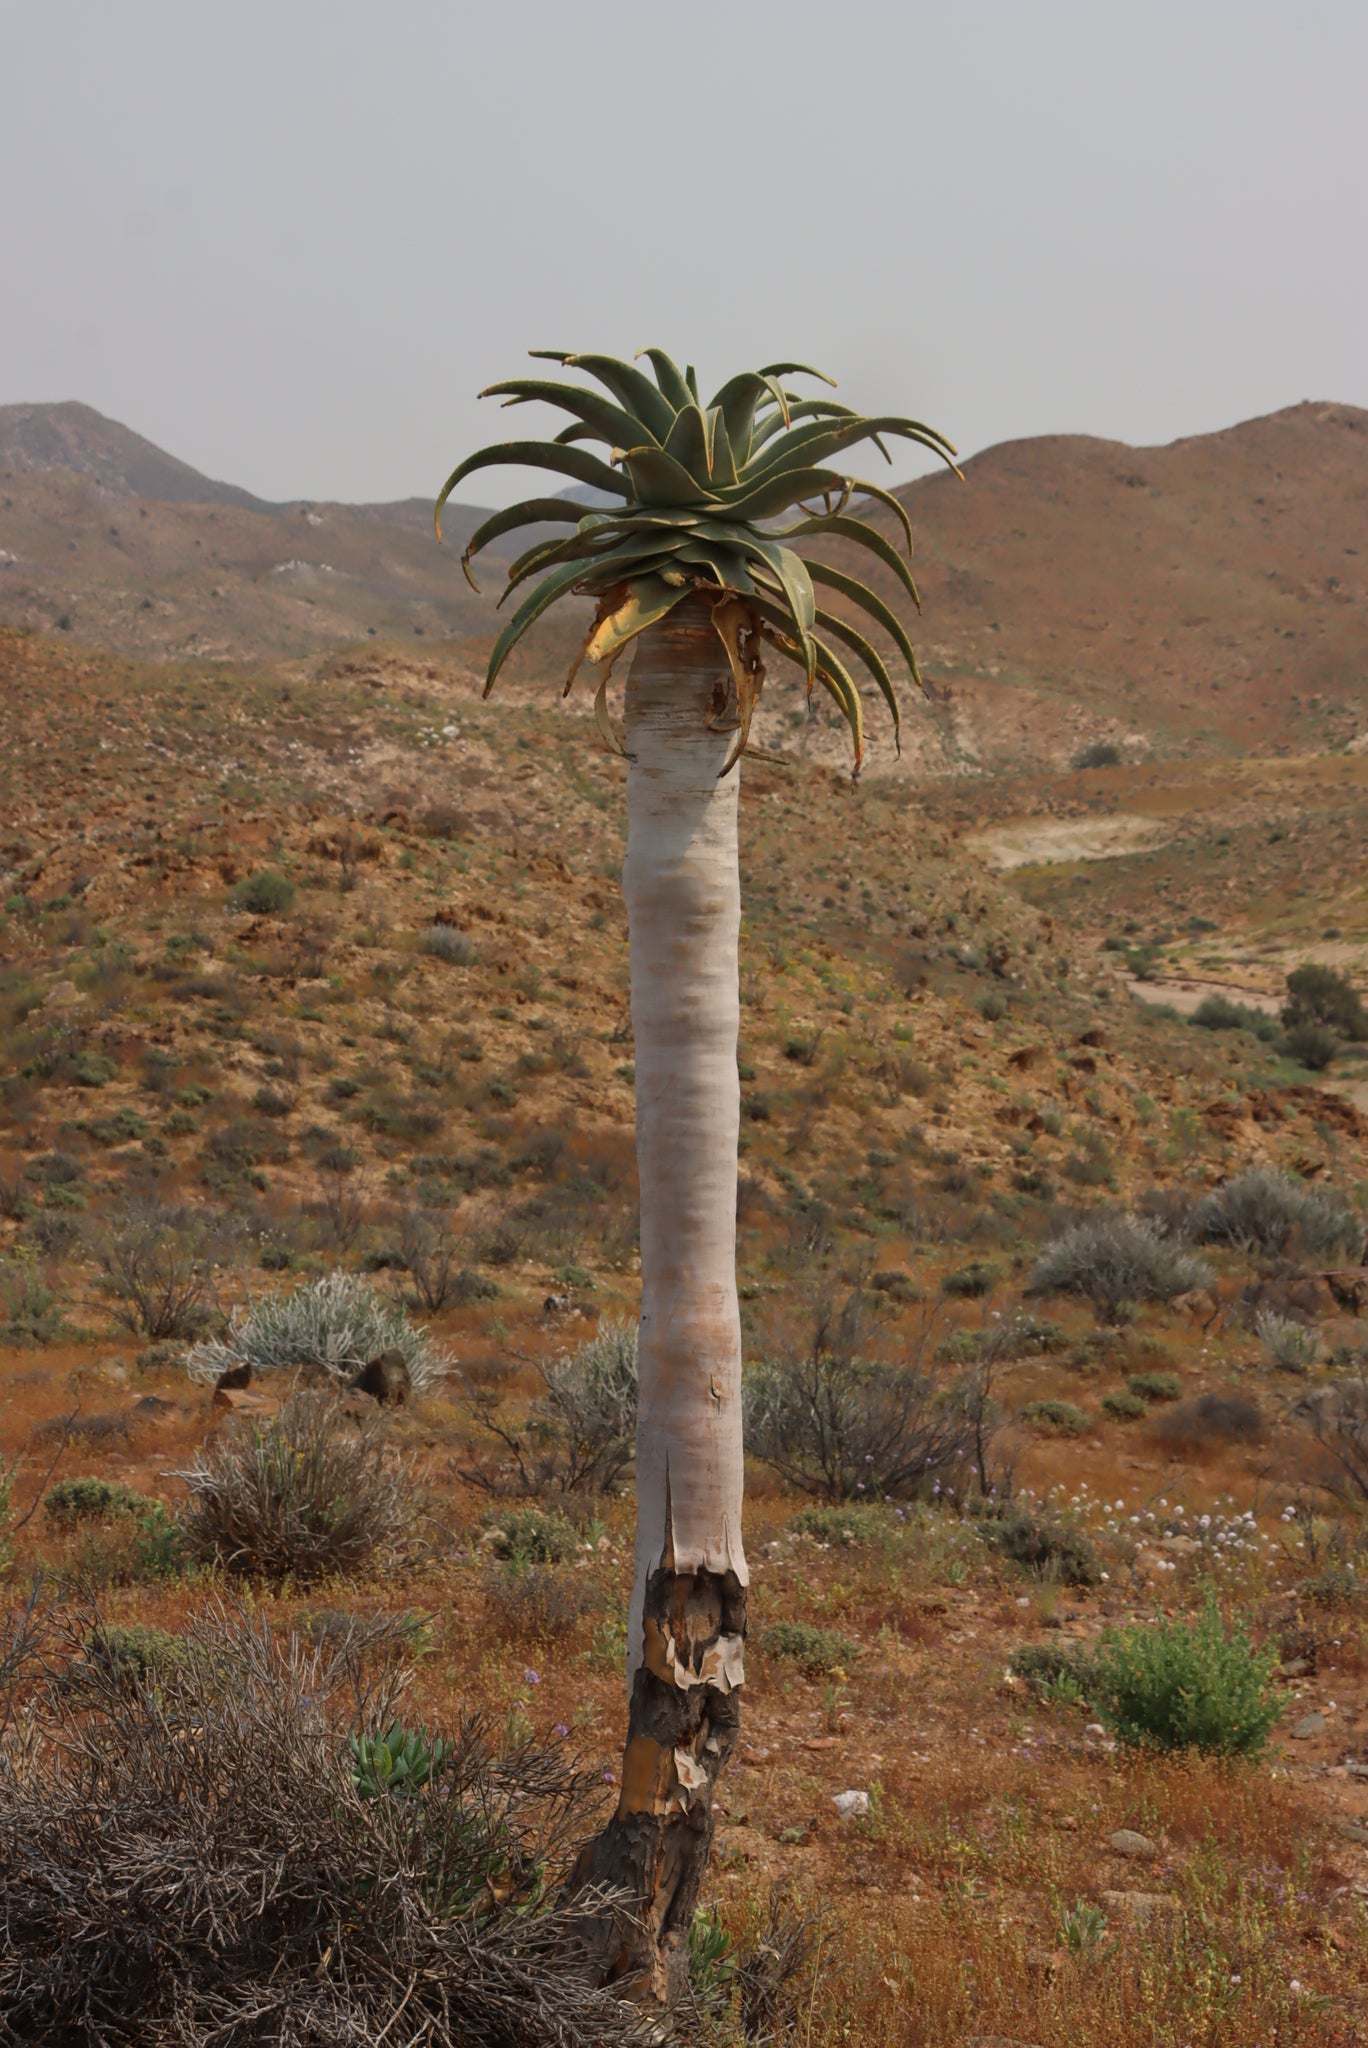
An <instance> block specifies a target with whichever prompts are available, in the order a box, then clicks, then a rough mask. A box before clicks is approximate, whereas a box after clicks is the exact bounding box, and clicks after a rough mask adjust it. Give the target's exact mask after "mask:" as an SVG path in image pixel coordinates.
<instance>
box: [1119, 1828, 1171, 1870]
mask: <svg viewBox="0 0 1368 2048" xmlns="http://www.w3.org/2000/svg"><path fill="white" fill-rule="evenodd" d="M1107 1847H1108V1848H1109V1849H1110V1850H1111V1852H1112V1854H1113V1855H1114V1856H1125V1857H1127V1858H1129V1859H1130V1861H1132V1862H1135V1863H1148V1862H1151V1861H1152V1860H1153V1859H1154V1857H1156V1856H1157V1855H1158V1854H1159V1844H1158V1843H1157V1842H1152V1841H1151V1840H1150V1838H1149V1836H1148V1835H1142V1834H1141V1833H1140V1832H1139V1830H1138V1829H1136V1828H1118V1829H1117V1830H1116V1833H1115V1834H1114V1835H1109V1836H1108V1838H1107Z"/></svg>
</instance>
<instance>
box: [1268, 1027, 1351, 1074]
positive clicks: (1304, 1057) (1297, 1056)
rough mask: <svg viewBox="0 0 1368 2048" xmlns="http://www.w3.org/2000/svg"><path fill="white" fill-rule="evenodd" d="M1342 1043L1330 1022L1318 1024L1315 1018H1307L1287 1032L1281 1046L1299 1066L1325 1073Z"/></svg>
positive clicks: (1317, 1072)
mask: <svg viewBox="0 0 1368 2048" xmlns="http://www.w3.org/2000/svg"><path fill="white" fill-rule="evenodd" d="M1341 1043H1342V1041H1341V1039H1340V1037H1339V1035H1338V1033H1336V1032H1334V1031H1332V1030H1331V1029H1330V1026H1329V1025H1328V1024H1317V1023H1316V1022H1315V1020H1314V1019H1313V1018H1307V1019H1305V1020H1304V1021H1303V1022H1302V1023H1300V1024H1294V1025H1293V1026H1292V1028H1291V1030H1290V1031H1287V1032H1285V1033H1284V1034H1283V1036H1282V1038H1281V1039H1280V1041H1279V1046H1280V1050H1281V1051H1283V1052H1284V1053H1286V1055H1287V1057H1288V1059H1290V1060H1295V1061H1296V1062H1297V1065H1298V1066H1299V1067H1307V1068H1309V1069H1310V1071H1311V1072H1312V1073H1313V1074H1323V1073H1324V1072H1325V1069H1326V1068H1327V1067H1328V1066H1329V1065H1330V1063H1331V1061H1332V1060H1333V1059H1334V1057H1335V1054H1336V1053H1337V1052H1338V1051H1339V1049H1340V1045H1341Z"/></svg>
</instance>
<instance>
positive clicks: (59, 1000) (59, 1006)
mask: <svg viewBox="0 0 1368 2048" xmlns="http://www.w3.org/2000/svg"><path fill="white" fill-rule="evenodd" d="M84 1001H85V997H84V996H83V995H82V994H81V991H80V990H79V989H78V988H77V986H76V984H75V982H74V981H54V982H53V984H52V987H51V988H50V989H49V990H48V992H47V994H46V995H45V996H44V998H43V1008H44V1009H45V1010H67V1009H70V1008H71V1006H72V1004H73V1003H83V1002H84Z"/></svg>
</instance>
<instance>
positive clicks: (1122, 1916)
mask: <svg viewBox="0 0 1368 2048" xmlns="http://www.w3.org/2000/svg"><path fill="white" fill-rule="evenodd" d="M1102 1911H1103V1912H1104V1913H1105V1914H1106V1916H1107V1918H1108V1919H1109V1920H1111V1921H1114V1922H1115V1923H1116V1925H1117V1926H1118V1927H1122V1928H1128V1929H1130V1930H1131V1931H1132V1932H1135V1933H1140V1934H1152V1935H1155V1936H1157V1937H1158V1938H1159V1939H1160V1940H1167V1941H1172V1940H1173V1939H1174V1937H1175V1936H1176V1935H1177V1933H1178V1929H1179V1927H1180V1926H1181V1925H1182V1919H1183V1909H1182V1907H1181V1905H1180V1904H1179V1903H1178V1901H1177V1899H1173V1898H1170V1897H1169V1895H1168V1894H1167V1892H1103V1894H1102Z"/></svg>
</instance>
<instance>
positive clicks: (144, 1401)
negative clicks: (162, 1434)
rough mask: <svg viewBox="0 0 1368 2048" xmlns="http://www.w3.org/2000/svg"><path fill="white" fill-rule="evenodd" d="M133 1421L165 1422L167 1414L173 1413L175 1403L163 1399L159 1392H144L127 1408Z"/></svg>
mask: <svg viewBox="0 0 1368 2048" xmlns="http://www.w3.org/2000/svg"><path fill="white" fill-rule="evenodd" d="M128 1412H129V1414H130V1415H131V1416H132V1417H133V1419H134V1421H135V1422H165V1420H166V1418H167V1416H168V1415H174V1414H175V1412H176V1404H175V1402H174V1401H165V1400H163V1399H162V1397H161V1395H160V1394H144V1395H143V1396H142V1397H141V1399H139V1400H137V1401H135V1402H134V1403H133V1406H132V1407H131V1408H130V1409H129V1411H128Z"/></svg>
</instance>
